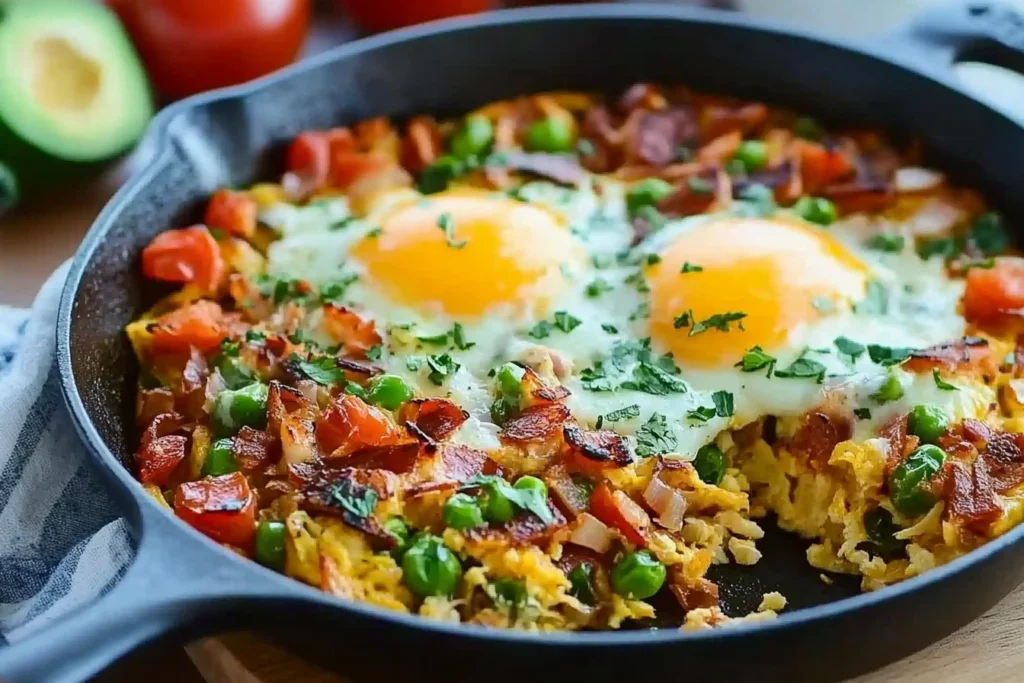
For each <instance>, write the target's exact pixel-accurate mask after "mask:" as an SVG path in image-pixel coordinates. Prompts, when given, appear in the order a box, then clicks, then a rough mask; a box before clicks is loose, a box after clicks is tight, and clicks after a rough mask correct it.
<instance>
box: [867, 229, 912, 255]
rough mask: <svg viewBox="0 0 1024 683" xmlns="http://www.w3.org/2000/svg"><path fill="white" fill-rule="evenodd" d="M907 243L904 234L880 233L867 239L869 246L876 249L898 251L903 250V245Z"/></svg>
mask: <svg viewBox="0 0 1024 683" xmlns="http://www.w3.org/2000/svg"><path fill="white" fill-rule="evenodd" d="M906 243H907V240H906V239H905V238H904V237H903V235H891V234H888V233H879V234H877V235H875V236H874V237H872V238H871V239H869V240H868V241H867V247H868V248H869V249H874V250H876V251H885V252H889V253H898V252H901V251H903V247H904V246H905V245H906Z"/></svg>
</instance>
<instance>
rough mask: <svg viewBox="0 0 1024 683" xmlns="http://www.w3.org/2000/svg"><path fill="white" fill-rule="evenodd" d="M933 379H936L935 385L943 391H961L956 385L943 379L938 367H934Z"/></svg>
mask: <svg viewBox="0 0 1024 683" xmlns="http://www.w3.org/2000/svg"><path fill="white" fill-rule="evenodd" d="M932 379H934V380H935V386H937V387H938V388H939V389H942V390H943V391H959V388H957V387H956V385H953V384H950V383H949V382H947V381H946V380H944V379H942V377H941V376H940V375H939V369H938V368H932Z"/></svg>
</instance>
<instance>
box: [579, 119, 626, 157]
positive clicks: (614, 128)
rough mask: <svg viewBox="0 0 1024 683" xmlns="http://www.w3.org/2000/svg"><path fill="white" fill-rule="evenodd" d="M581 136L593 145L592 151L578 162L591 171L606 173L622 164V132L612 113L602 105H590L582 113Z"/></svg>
mask: <svg viewBox="0 0 1024 683" xmlns="http://www.w3.org/2000/svg"><path fill="white" fill-rule="evenodd" d="M580 132H581V138H582V139H583V140H586V141H587V142H589V143H590V144H591V145H592V146H593V148H594V149H593V153H591V154H586V155H583V156H582V158H581V159H580V162H581V163H582V164H583V166H584V167H585V168H586V169H587V170H588V171H591V172H593V173H607V172H609V171H613V170H615V169H616V168H618V167H619V166H621V165H622V137H623V136H622V133H620V132H619V128H618V124H617V123H616V121H615V118H614V117H613V115H612V113H611V112H610V111H609V110H608V108H607V107H604V106H596V107H591V108H590V109H588V110H587V113H586V114H584V115H583V123H582V124H581V126H580Z"/></svg>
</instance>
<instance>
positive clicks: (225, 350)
mask: <svg viewBox="0 0 1024 683" xmlns="http://www.w3.org/2000/svg"><path fill="white" fill-rule="evenodd" d="M241 350H242V345H241V344H240V343H239V342H236V341H231V340H230V339H227V338H225V339H224V341H222V342H221V343H220V352H221V354H222V355H225V356H228V357H230V358H237V357H238V353H239V351H241Z"/></svg>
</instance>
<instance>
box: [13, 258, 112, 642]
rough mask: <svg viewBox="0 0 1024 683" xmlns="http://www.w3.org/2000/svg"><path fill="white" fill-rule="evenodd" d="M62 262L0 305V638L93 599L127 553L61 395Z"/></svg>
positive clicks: (28, 629)
mask: <svg viewBox="0 0 1024 683" xmlns="http://www.w3.org/2000/svg"><path fill="white" fill-rule="evenodd" d="M67 271H68V268H67V265H65V266H63V267H62V268H60V269H58V270H57V272H56V273H54V274H53V275H52V276H51V277H50V279H49V280H48V281H47V282H46V284H45V285H43V288H42V290H41V291H40V292H39V296H38V297H37V298H36V301H35V304H34V305H33V307H32V309H31V310H23V309H12V308H6V307H2V306H0V645H2V644H3V643H7V642H14V641H17V640H19V639H22V638H24V637H25V636H27V635H29V634H30V633H32V632H33V631H35V630H36V629H38V628H40V627H42V626H44V625H45V624H47V623H49V622H50V621H52V620H53V619H56V618H57V617H59V616H60V615H62V614H66V613H67V612H69V611H71V610H72V609H74V608H75V607H77V606H79V605H82V604H83V603H85V602H88V601H90V600H92V599H94V598H95V597H97V596H98V595H99V594H100V593H102V592H103V591H105V590H106V589H108V588H109V587H110V586H111V585H113V583H114V582H115V581H116V580H117V578H118V577H119V576H120V574H121V572H122V570H123V569H124V567H125V566H126V565H127V563H128V561H129V560H130V558H131V543H130V541H129V537H128V533H127V530H126V528H125V526H124V522H123V521H122V520H120V519H118V516H117V511H116V510H115V509H114V507H113V505H112V504H111V502H110V499H109V496H108V495H107V493H106V492H105V490H104V489H103V487H102V485H101V483H100V481H99V478H98V476H97V475H96V474H94V473H93V471H92V470H91V469H90V467H89V466H88V464H87V463H86V458H87V456H86V452H85V447H84V446H83V445H82V443H81V442H80V441H79V439H78V436H77V434H76V433H75V428H74V426H73V425H72V423H71V418H70V417H69V415H68V412H67V408H66V407H65V406H64V399H63V397H62V396H61V394H60V388H59V384H60V382H59V375H58V372H57V363H56V358H55V350H54V341H55V326H56V321H57V304H58V302H59V300H60V293H61V288H62V287H63V284H64V280H65V278H66V276H67Z"/></svg>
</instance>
